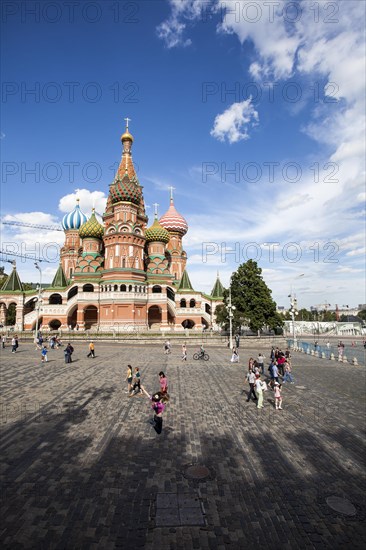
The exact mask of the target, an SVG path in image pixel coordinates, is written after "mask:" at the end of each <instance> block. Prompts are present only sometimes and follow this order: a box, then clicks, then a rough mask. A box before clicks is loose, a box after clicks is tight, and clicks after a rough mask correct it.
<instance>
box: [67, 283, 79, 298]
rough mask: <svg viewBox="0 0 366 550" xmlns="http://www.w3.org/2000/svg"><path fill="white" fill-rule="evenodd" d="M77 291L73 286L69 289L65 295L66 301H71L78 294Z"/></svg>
mask: <svg viewBox="0 0 366 550" xmlns="http://www.w3.org/2000/svg"><path fill="white" fill-rule="evenodd" d="M78 290H79V289H78V287H77V286H73V287H72V288H70V290H69V292H68V293H67V299H68V300H71V298H73V297H74V296H76V294H77V293H78Z"/></svg>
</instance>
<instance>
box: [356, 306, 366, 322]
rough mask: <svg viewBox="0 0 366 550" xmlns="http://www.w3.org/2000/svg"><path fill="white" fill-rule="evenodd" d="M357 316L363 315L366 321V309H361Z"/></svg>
mask: <svg viewBox="0 0 366 550" xmlns="http://www.w3.org/2000/svg"><path fill="white" fill-rule="evenodd" d="M357 317H361V319H362V320H363V321H366V309H361V311H359V312H358V313H357Z"/></svg>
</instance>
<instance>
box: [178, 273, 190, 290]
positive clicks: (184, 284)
mask: <svg viewBox="0 0 366 550" xmlns="http://www.w3.org/2000/svg"><path fill="white" fill-rule="evenodd" d="M180 290H193V286H192V284H191V281H190V280H189V275H188V273H187V271H186V270H184V271H183V275H182V278H181V280H180V283H179V287H178V292H179V291H180Z"/></svg>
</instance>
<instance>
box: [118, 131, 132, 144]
mask: <svg viewBox="0 0 366 550" xmlns="http://www.w3.org/2000/svg"><path fill="white" fill-rule="evenodd" d="M127 140H129V141H133V136H132V135H131V134H130V132H128V131H126V132H125V133H124V134H122V135H121V141H122V143H123V142H124V141H127Z"/></svg>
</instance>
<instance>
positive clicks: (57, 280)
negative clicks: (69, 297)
mask: <svg viewBox="0 0 366 550" xmlns="http://www.w3.org/2000/svg"><path fill="white" fill-rule="evenodd" d="M67 284H68V283H67V280H66V276H65V273H64V270H63V269H62V265H61V264H60V265H59V266H58V270H57V271H56V275H55V276H54V278H53V281H52V284H51V287H52V288H65V287H67Z"/></svg>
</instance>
